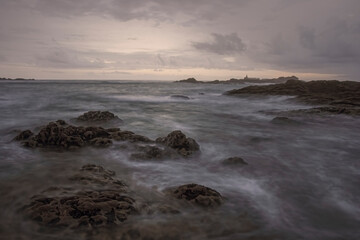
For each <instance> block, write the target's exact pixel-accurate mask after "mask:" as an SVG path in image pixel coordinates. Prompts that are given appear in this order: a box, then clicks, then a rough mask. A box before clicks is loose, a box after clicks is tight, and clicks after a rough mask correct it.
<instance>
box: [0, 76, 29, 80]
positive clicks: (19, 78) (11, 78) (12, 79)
mask: <svg viewBox="0 0 360 240" xmlns="http://www.w3.org/2000/svg"><path fill="white" fill-rule="evenodd" d="M8 80H10V81H34V80H35V79H34V78H4V77H3V78H0V81H8Z"/></svg>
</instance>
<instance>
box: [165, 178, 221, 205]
mask: <svg viewBox="0 0 360 240" xmlns="http://www.w3.org/2000/svg"><path fill="white" fill-rule="evenodd" d="M165 192H166V193H168V194H170V195H171V196H173V197H175V198H177V199H182V200H186V201H188V202H190V203H193V204H196V205H199V206H202V207H217V206H220V205H221V204H222V203H223V197H222V196H221V195H220V193H218V192H217V191H215V190H214V189H211V188H208V187H205V186H202V185H198V184H195V183H192V184H186V185H182V186H179V187H174V188H169V189H166V190H165Z"/></svg>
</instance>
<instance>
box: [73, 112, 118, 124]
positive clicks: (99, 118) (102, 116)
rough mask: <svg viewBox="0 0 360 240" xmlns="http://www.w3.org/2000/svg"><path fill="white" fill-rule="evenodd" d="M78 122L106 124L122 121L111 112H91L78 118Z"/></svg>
mask: <svg viewBox="0 0 360 240" xmlns="http://www.w3.org/2000/svg"><path fill="white" fill-rule="evenodd" d="M76 120H77V121H83V122H106V121H114V120H115V121H121V122H122V120H121V119H120V118H119V117H118V116H116V115H115V114H113V113H112V112H109V111H103V112H102V111H89V112H86V113H84V114H82V115H80V116H79V117H77V118H76Z"/></svg>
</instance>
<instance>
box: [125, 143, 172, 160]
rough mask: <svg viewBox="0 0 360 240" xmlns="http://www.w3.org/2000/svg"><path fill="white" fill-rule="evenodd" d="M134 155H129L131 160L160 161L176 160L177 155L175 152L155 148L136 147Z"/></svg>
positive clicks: (168, 149)
mask: <svg viewBox="0 0 360 240" xmlns="http://www.w3.org/2000/svg"><path fill="white" fill-rule="evenodd" d="M136 151H137V152H136V153H133V154H131V157H130V158H131V159H132V160H162V159H164V158H176V157H178V154H177V152H176V151H175V150H172V149H170V148H167V147H165V148H164V149H162V148H159V147H157V146H137V147H136Z"/></svg>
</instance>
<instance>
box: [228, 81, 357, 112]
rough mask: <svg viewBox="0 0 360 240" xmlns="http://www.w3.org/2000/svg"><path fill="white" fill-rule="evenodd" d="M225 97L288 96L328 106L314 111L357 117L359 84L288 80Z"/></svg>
mask: <svg viewBox="0 0 360 240" xmlns="http://www.w3.org/2000/svg"><path fill="white" fill-rule="evenodd" d="M225 94H227V95H244V94H259V95H289V96H296V98H297V99H299V100H301V101H303V102H306V103H309V104H321V105H328V106H326V107H325V108H317V110H314V111H320V112H328V113H331V112H333V113H337V114H338V113H341V114H350V115H359V113H360V82H353V81H344V82H341V81H336V80H332V81H310V82H304V81H300V80H288V81H287V82H286V83H282V84H273V85H267V86H249V87H245V88H241V89H234V90H231V91H228V92H226V93H225Z"/></svg>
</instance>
